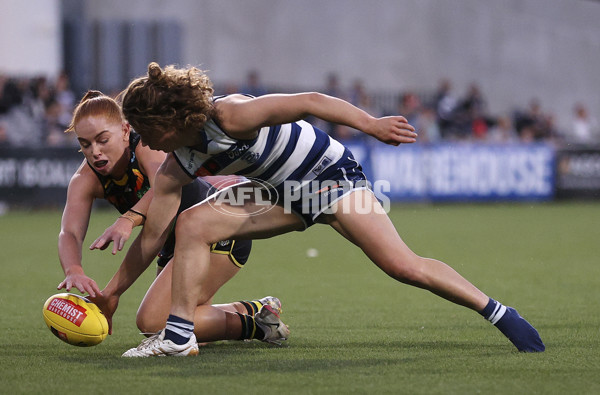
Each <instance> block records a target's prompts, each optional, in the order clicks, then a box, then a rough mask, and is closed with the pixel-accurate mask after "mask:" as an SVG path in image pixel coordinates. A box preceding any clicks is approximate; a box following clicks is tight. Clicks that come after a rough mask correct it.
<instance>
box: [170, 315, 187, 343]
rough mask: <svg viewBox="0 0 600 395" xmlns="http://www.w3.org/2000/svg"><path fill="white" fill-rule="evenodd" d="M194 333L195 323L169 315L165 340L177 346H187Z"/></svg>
mask: <svg viewBox="0 0 600 395" xmlns="http://www.w3.org/2000/svg"><path fill="white" fill-rule="evenodd" d="M193 333H194V323H193V322H192V321H188V320H184V319H183V318H181V317H178V316H176V315H173V314H171V315H169V318H168V319H167V326H166V328H165V340H171V341H172V342H173V343H175V344H185V343H187V342H188V340H190V337H192V334H193Z"/></svg>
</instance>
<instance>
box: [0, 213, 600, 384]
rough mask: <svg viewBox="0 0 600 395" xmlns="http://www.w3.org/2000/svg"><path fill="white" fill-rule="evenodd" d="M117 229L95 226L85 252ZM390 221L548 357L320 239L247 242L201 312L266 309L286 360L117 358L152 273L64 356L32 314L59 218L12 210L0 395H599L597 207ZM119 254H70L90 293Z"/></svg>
mask: <svg viewBox="0 0 600 395" xmlns="http://www.w3.org/2000/svg"><path fill="white" fill-rule="evenodd" d="M115 215H116V214H115V212H113V211H102V210H100V211H98V212H96V213H95V215H94V216H93V218H92V223H91V226H90V230H89V232H88V238H87V239H86V245H89V244H91V242H92V241H93V240H94V239H95V237H97V236H98V235H99V234H101V232H102V231H103V229H104V228H106V227H107V226H108V225H110V224H111V223H112V221H113V220H114V218H115ZM390 215H391V217H392V219H393V221H394V223H395V224H396V226H397V228H398V230H399V232H400V234H401V235H402V237H403V238H404V240H405V241H406V242H407V244H408V245H409V246H411V248H412V249H413V250H414V251H415V252H417V253H418V254H420V255H423V256H429V257H434V258H438V259H441V260H443V261H445V262H446V263H448V264H450V265H451V266H452V267H454V268H455V269H456V270H457V271H459V272H460V273H461V274H463V275H464V276H465V277H466V278H467V279H469V280H470V281H472V282H473V283H474V284H475V285H477V286H478V287H480V288H481V289H482V290H483V291H484V292H486V293H487V294H489V295H490V296H492V297H494V298H496V299H498V300H500V301H501V302H502V303H504V304H507V305H511V306H514V307H516V308H517V309H518V310H519V312H520V313H521V314H522V315H523V316H525V317H526V318H527V319H528V320H529V321H530V322H531V323H532V324H534V326H536V327H537V329H538V330H539V331H540V334H541V336H542V338H543V340H544V341H545V343H546V346H547V351H546V352H545V353H542V354H522V353H518V352H517V351H516V349H515V348H514V347H513V346H512V345H511V344H510V342H509V341H508V340H507V339H506V338H504V337H503V336H502V335H501V334H500V332H499V331H498V330H496V329H495V328H493V327H492V326H491V325H490V324H489V323H487V322H486V321H484V320H483V319H482V318H481V317H479V316H478V315H477V314H475V313H473V312H471V311H469V310H467V309H464V308H461V307H458V306H455V305H453V304H450V303H448V302H446V301H443V300H441V299H440V298H438V297H435V296H433V295H431V294H429V293H428V292H426V291H423V290H419V289H416V288H413V287H409V286H405V285H400V284H398V283H396V282H395V281H393V280H391V279H390V278H388V277H387V276H385V275H384V274H383V273H382V272H380V271H379V269H377V268H376V267H375V266H374V265H373V264H371V263H370V262H369V261H368V260H367V259H366V258H365V257H364V256H363V255H362V253H361V252H360V251H359V250H358V249H357V248H355V247H353V246H350V245H349V244H348V243H347V242H346V241H345V240H344V239H342V238H341V237H340V236H338V235H337V234H335V232H333V231H332V230H331V229H329V228H328V227H325V226H315V227H313V228H311V229H309V230H308V231H306V232H303V233H295V234H289V235H283V236H279V237H277V238H274V239H270V240H260V241H256V242H255V245H254V249H253V253H252V255H251V258H250V261H249V262H248V264H247V267H246V268H244V269H243V270H242V271H241V272H240V274H239V275H238V276H236V277H235V278H234V279H233V280H231V281H230V282H229V283H228V284H226V285H225V287H223V289H222V290H221V291H220V292H219V294H218V295H217V297H216V299H215V302H219V303H221V302H227V301H235V300H241V299H251V298H257V297H262V296H264V295H275V296H278V297H280V298H281V299H282V301H283V304H284V315H283V319H284V321H285V322H286V323H287V324H289V326H290V328H291V330H292V336H291V338H290V340H289V341H288V342H287V345H286V346H284V347H281V348H277V347H270V346H268V345H266V344H263V343H260V342H252V343H243V342H220V343H216V344H211V345H209V346H207V347H204V348H202V349H201V354H200V356H199V357H197V358H160V359H143V360H129V359H122V358H121V357H120V355H121V353H122V352H123V351H125V350H126V349H127V348H130V347H133V346H136V345H137V344H138V343H139V341H140V340H141V339H142V337H141V336H140V335H139V334H138V331H137V329H136V327H135V312H136V309H137V306H138V304H139V302H140V301H141V298H142V296H143V294H144V292H145V289H146V288H147V286H148V285H149V284H150V282H151V281H152V278H153V273H154V270H153V269H154V267H153V266H152V267H151V269H150V270H148V271H147V272H146V273H145V274H144V275H143V276H142V278H141V279H140V280H139V281H138V282H137V283H136V284H135V285H134V286H133V287H132V288H131V289H130V290H129V291H128V292H127V293H126V294H125V295H124V296H123V297H122V298H121V303H120V306H119V310H118V311H117V313H116V315H115V318H114V319H115V322H114V335H113V336H110V337H108V338H107V339H106V340H105V341H104V342H103V343H102V344H100V345H98V346H96V347H91V348H78V347H73V346H69V345H67V344H65V343H62V342H60V341H59V340H58V339H56V338H55V337H54V336H53V335H52V334H51V333H50V331H49V330H48V329H47V328H46V326H45V324H44V321H43V319H42V315H41V309H42V305H43V303H44V301H45V300H46V299H47V298H48V297H49V296H50V295H52V294H54V293H57V292H58V291H56V289H55V288H56V285H57V284H58V283H59V282H60V281H61V280H62V278H63V277H62V271H61V269H60V265H59V263H58V259H57V253H56V240H57V233H58V230H59V226H60V212H58V211H34V212H22V211H21V212H10V213H8V214H7V215H5V216H3V217H0V251H2V253H3V259H2V264H1V267H2V277H1V280H0V284H1V289H2V292H1V293H0V303H1V306H2V310H3V313H2V314H1V315H0V322H1V325H0V328H1V331H0V347H1V349H2V352H1V353H0V377H1V378H2V380H1V381H2V386H1V387H0V388H1V389H0V393H11V394H13V393H46V394H58V393H64V392H71V391H77V392H85V393H94V394H103V393H107V394H109V393H134V394H135V393H165V392H171V393H207V394H212V393H233V392H234V391H235V392H237V393H245V394H252V393H264V392H280V391H285V392H286V393H308V394H310V393H314V394H325V393H328V394H330V393H336V394H337V393H340V394H342V393H410V394H418V393H427V394H435V393H439V394H449V393H460V394H463V393H494V394H505V393H506V394H514V393H528V394H529V393H542V394H548V393H590V394H591V393H599V392H600V378H599V377H598V371H600V350H599V345H600V318H599V317H598V312H599V311H600V302H599V298H598V297H597V292H598V285H599V280H598V279H599V278H600V268H599V265H598V233H596V232H597V229H598V223H599V222H600V204H598V203H594V202H591V203H551V204H511V205H432V206H428V205H397V206H394V207H393V209H392V212H391V213H390ZM309 248H314V249H316V250H318V252H319V254H318V256H317V257H314V258H309V257H308V256H307V250H308V249H309ZM122 256H123V254H122V253H121V254H119V255H117V256H116V257H113V256H112V255H111V254H110V253H109V252H108V251H104V252H98V251H94V252H89V251H84V267H85V269H86V272H87V274H88V275H90V276H92V277H93V278H95V279H96V281H97V282H98V284H99V285H100V286H101V287H102V286H103V285H104V284H105V283H106V282H107V281H108V280H109V279H110V277H111V275H112V274H113V272H114V270H115V269H116V267H117V266H118V265H119V263H120V259H121V258H122Z"/></svg>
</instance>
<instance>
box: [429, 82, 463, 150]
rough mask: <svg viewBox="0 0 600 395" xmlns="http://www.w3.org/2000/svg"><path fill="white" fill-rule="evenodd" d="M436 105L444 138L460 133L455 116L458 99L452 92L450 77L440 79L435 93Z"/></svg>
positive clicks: (450, 137)
mask: <svg viewBox="0 0 600 395" xmlns="http://www.w3.org/2000/svg"><path fill="white" fill-rule="evenodd" d="M434 107H435V109H436V112H437V119H438V125H439V127H440V132H441V134H442V137H443V138H444V139H452V138H454V137H455V135H457V134H458V131H457V130H456V125H455V120H454V117H455V115H456V109H457V107H458V100H457V99H456V97H455V96H454V95H453V94H452V83H451V82H450V80H448V79H443V80H441V81H440V83H439V86H438V88H437V91H436V93H435V99H434Z"/></svg>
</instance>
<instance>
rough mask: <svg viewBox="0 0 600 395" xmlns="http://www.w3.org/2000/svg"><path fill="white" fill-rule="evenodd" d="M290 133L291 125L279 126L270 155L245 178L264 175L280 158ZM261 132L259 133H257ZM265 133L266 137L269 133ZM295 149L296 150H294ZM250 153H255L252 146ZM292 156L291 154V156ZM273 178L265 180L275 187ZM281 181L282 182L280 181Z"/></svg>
mask: <svg viewBox="0 0 600 395" xmlns="http://www.w3.org/2000/svg"><path fill="white" fill-rule="evenodd" d="M291 131H292V125H291V124H289V123H288V124H285V125H281V129H280V130H279V135H278V136H277V140H276V141H275V144H274V145H273V149H272V150H271V153H270V155H269V156H268V157H267V159H266V160H265V161H264V162H263V164H262V165H260V167H259V168H258V169H256V170H254V171H253V172H251V173H249V174H247V175H246V176H247V177H256V178H260V177H259V176H260V175H261V174H262V173H264V172H265V171H266V170H267V169H268V168H269V167H271V165H272V164H273V162H275V161H276V160H277V159H278V158H279V157H280V156H281V153H282V152H283V151H284V150H285V147H286V146H287V144H288V142H289V141H290V132H291ZM260 132H262V130H261V131H259V133H260ZM265 132H266V133H264V134H265V135H268V134H269V132H268V130H267V131H265ZM302 132H304V129H303V130H302ZM264 148H265V147H264V146H263V147H262V149H261V150H260V151H257V152H260V153H261V154H262V153H263V151H264ZM296 149H297V148H296ZM250 150H251V151H255V150H254V146H253V147H252V148H251V149H250ZM295 152H296V150H294V153H295ZM292 155H293V154H292ZM272 180H273V177H271V178H270V179H269V180H265V181H267V182H269V183H271V184H272V185H277V183H275V182H273V181H272ZM282 181H283V180H282Z"/></svg>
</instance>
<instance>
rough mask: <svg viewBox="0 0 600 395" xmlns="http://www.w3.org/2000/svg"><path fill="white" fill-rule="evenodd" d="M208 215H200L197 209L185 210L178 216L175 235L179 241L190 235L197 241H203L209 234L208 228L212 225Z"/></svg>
mask: <svg viewBox="0 0 600 395" xmlns="http://www.w3.org/2000/svg"><path fill="white" fill-rule="evenodd" d="M206 217H207V216H203V215H200V214H199V213H198V212H197V210H185V211H183V212H182V213H181V214H179V216H178V217H177V224H176V226H175V236H176V238H177V241H178V242H179V241H183V240H185V239H186V238H188V237H191V238H193V239H194V240H196V241H201V240H203V238H205V237H208V236H209V232H207V229H210V228H211V226H210V224H209V223H208V221H207V218H206Z"/></svg>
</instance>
